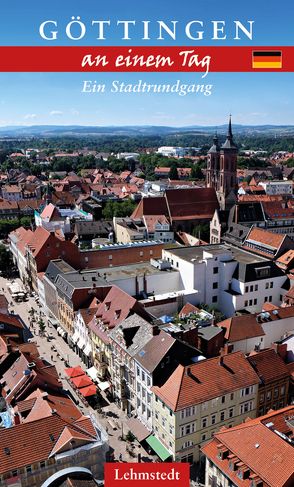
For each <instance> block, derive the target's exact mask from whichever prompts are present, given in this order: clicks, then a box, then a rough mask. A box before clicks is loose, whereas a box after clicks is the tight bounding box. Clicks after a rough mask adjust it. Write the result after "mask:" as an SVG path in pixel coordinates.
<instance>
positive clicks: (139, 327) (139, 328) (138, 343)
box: [109, 313, 153, 357]
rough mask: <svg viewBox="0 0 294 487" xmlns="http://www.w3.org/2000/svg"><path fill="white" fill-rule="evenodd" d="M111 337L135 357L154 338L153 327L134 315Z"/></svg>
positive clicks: (116, 328)
mask: <svg viewBox="0 0 294 487" xmlns="http://www.w3.org/2000/svg"><path fill="white" fill-rule="evenodd" d="M109 336H110V338H111V339H112V340H114V341H115V342H116V343H118V344H119V345H120V346H121V348H123V349H124V350H125V351H126V352H127V353H128V355H130V356H131V357H134V356H135V355H136V354H137V353H138V352H139V351H140V350H141V349H142V348H143V347H144V346H145V344H146V343H147V342H148V341H149V340H150V339H151V338H152V336H153V325H152V324H150V323H148V321H146V320H144V319H143V318H141V317H140V316H139V315H137V314H136V313H134V314H133V315H131V316H129V317H128V318H126V319H125V320H124V321H122V322H121V323H120V324H119V325H118V326H116V327H115V328H114V329H113V330H112V331H111V332H110V333H109Z"/></svg>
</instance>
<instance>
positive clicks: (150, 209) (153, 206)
mask: <svg viewBox="0 0 294 487" xmlns="http://www.w3.org/2000/svg"><path fill="white" fill-rule="evenodd" d="M145 215H166V216H168V209H167V204H166V200H165V198H164V197H163V196H155V197H154V198H142V199H141V201H140V203H139V204H138V206H137V208H135V210H134V212H133V214H132V215H131V218H142V217H143V216H145Z"/></svg>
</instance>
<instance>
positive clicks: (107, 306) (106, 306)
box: [105, 303, 110, 311]
mask: <svg viewBox="0 0 294 487" xmlns="http://www.w3.org/2000/svg"><path fill="white" fill-rule="evenodd" d="M109 310H110V303H105V311H109Z"/></svg>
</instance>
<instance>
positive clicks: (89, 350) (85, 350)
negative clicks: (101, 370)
mask: <svg viewBox="0 0 294 487" xmlns="http://www.w3.org/2000/svg"><path fill="white" fill-rule="evenodd" d="M91 350H92V347H91V345H90V343H87V345H86V346H85V348H84V350H83V352H84V354H85V355H87V357H89V355H90V353H91Z"/></svg>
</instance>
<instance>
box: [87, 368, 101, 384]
mask: <svg viewBox="0 0 294 487" xmlns="http://www.w3.org/2000/svg"><path fill="white" fill-rule="evenodd" d="M86 372H87V374H88V376H89V377H91V379H93V380H95V381H96V380H98V379H97V376H98V372H97V369H96V367H91V368H90V369H87V370H86Z"/></svg>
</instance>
